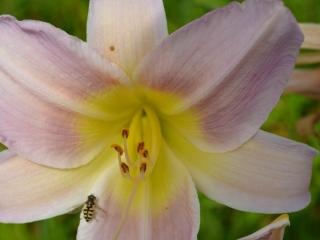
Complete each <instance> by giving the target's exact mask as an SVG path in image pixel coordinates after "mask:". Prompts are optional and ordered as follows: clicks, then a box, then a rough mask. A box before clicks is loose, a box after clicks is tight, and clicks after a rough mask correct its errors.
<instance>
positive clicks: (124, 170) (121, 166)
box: [120, 162, 130, 175]
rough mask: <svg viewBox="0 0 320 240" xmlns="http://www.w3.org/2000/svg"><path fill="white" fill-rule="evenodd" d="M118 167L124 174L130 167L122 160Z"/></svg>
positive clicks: (127, 172)
mask: <svg viewBox="0 0 320 240" xmlns="http://www.w3.org/2000/svg"><path fill="white" fill-rule="evenodd" d="M120 168H121V173H122V174H124V175H127V174H129V173H130V168H129V166H128V165H127V164H125V163H124V162H122V163H121V164H120Z"/></svg>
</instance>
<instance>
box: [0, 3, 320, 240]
mask: <svg viewBox="0 0 320 240" xmlns="http://www.w3.org/2000/svg"><path fill="white" fill-rule="evenodd" d="M228 2H230V1H228V0H167V1H165V7H166V11H167V17H168V24H169V29H170V31H174V30H175V29H177V28H179V27H181V26H183V25H184V24H186V23H188V22H190V21H192V20H193V19H195V18H198V17H199V16H201V15H203V14H204V13H206V12H208V11H210V10H212V9H214V8H217V7H221V6H223V5H225V4H227V3H228ZM285 2H286V4H287V6H288V7H289V8H290V9H291V10H292V12H293V13H294V15H295V16H296V17H297V19H298V21H299V22H320V2H319V0H303V1H302V0H286V1H285ZM87 9H88V0H0V14H10V15H14V16H16V17H17V18H19V19H38V20H42V21H46V22H50V23H52V24H54V25H55V26H58V27H60V28H62V29H64V30H66V31H67V32H68V33H70V34H72V35H76V36H78V37H80V38H82V39H85V29H86V18H87ZM316 109H320V104H319V103H318V102H317V101H315V100H312V99H309V98H307V97H303V96H298V95H287V96H284V97H282V99H281V101H280V102H279V104H278V106H277V107H276V108H275V110H274V111H273V112H272V114H271V116H270V118H269V120H268V121H267V122H266V123H265V125H264V127H263V128H264V129H265V130H267V131H271V132H274V133H277V134H279V135H283V136H286V137H289V138H292V139H295V140H298V141H303V142H307V143H309V144H310V145H312V146H314V147H316V148H318V149H320V138H319V136H320V124H317V125H315V126H314V133H313V134H311V135H309V136H304V137H302V136H300V135H299V134H298V133H297V130H296V123H297V121H298V120H299V119H301V118H302V117H303V116H306V115H308V114H309V113H312V112H313V111H315V110H316ZM0 148H1V146H0ZM319 160H320V159H319V158H317V159H316V160H315V162H314V169H313V178H312V184H311V192H312V202H311V204H310V205H309V206H308V207H307V208H306V209H304V210H302V211H300V212H297V213H293V214H290V219H291V227H289V228H287V231H286V235H285V239H290V240H295V239H303V240H305V239H307V240H309V239H310V240H313V239H314V240H318V239H320V161H319ZM43 191H44V194H46V193H45V191H46V190H45V189H43ZM0 197H1V196H0ZM200 202H201V228H200V232H199V235H198V239H203V240H206V239H209V240H211V239H217V240H219V239H236V238H238V237H241V236H244V235H247V234H249V233H252V232H254V231H256V230H257V229H259V228H261V227H263V226H264V225H266V224H268V223H269V222H271V221H272V219H274V218H275V217H276V215H263V214H252V213H245V212H240V211H237V210H233V209H230V208H228V207H225V206H223V205H220V204H218V203H215V202H213V201H211V200H209V199H207V198H205V197H204V196H202V195H200ZM78 222H79V216H78V215H76V214H73V215H71V214H70V215H64V216H60V217H56V218H53V219H49V220H46V221H41V222H36V223H30V224H24V225H6V224H0V240H69V239H70V240H72V239H75V235H76V231H77V225H78Z"/></svg>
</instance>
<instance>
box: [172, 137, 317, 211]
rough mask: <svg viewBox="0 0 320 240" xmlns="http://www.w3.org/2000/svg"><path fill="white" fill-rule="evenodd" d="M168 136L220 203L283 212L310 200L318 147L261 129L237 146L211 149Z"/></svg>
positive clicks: (203, 189)
mask: <svg viewBox="0 0 320 240" xmlns="http://www.w3.org/2000/svg"><path fill="white" fill-rule="evenodd" d="M167 139H168V140H167V141H170V143H169V144H170V146H171V148H172V149H174V150H175V152H176V154H177V156H178V157H179V158H180V159H181V160H183V161H184V163H185V164H186V165H187V167H188V169H189V171H190V173H191V176H192V177H193V180H194V182H195V183H196V186H197V188H198V190H200V191H201V192H203V193H204V194H206V195H207V196H208V197H210V198H211V199H214V200H216V201H218V202H220V203H223V204H225V205H227V206H230V207H232V208H235V209H239V210H243V211H253V212H264V213H279V212H291V211H297V210H300V209H302V208H304V207H305V206H306V205H307V204H308V203H309V201H310V193H309V190H308V188H309V184H310V178H311V169H312V159H313V158H314V157H315V155H316V151H315V150H314V149H312V148H310V147H308V146H306V145H304V144H300V143H297V142H294V141H291V140H288V139H285V138H281V137H277V136H275V135H272V134H270V133H267V132H263V131H260V132H258V134H257V135H256V136H255V137H253V138H252V139H251V140H249V141H248V142H247V143H245V144H244V145H243V146H241V147H240V148H238V149H237V150H234V151H231V152H227V153H218V154H212V153H211V154H210V153H204V152H201V151H199V150H197V149H196V148H195V147H194V146H192V145H191V144H190V143H188V142H186V140H184V139H183V138H180V139H179V138H178V137H175V138H174V137H171V138H169V137H167Z"/></svg>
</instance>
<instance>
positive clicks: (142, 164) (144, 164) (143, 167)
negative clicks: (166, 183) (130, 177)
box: [140, 162, 147, 175]
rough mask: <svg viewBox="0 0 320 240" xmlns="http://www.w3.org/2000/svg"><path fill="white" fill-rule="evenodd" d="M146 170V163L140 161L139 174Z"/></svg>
mask: <svg viewBox="0 0 320 240" xmlns="http://www.w3.org/2000/svg"><path fill="white" fill-rule="evenodd" d="M146 172H147V163H145V162H144V163H141V165H140V173H141V174H143V175H144V174H145V173H146Z"/></svg>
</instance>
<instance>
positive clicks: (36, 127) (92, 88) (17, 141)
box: [0, 16, 124, 167]
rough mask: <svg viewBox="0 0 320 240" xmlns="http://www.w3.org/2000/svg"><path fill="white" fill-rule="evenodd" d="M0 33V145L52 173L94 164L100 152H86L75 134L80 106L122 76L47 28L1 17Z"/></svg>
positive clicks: (82, 45) (81, 45)
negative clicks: (48, 167) (56, 170)
mask: <svg viewBox="0 0 320 240" xmlns="http://www.w3.org/2000/svg"><path fill="white" fill-rule="evenodd" d="M0 32H1V34H0V53H1V54H0V79H1V80H0V119H1V120H0V142H2V143H4V144H5V145H6V146H7V147H9V148H11V149H13V150H14V151H15V152H18V153H19V154H21V155H23V156H24V157H26V158H28V159H30V160H33V161H35V162H38V163H41V164H46V165H49V166H53V167H74V166H79V165H81V164H84V163H86V162H88V161H89V160H91V159H92V157H93V156H94V155H95V154H96V152H97V149H82V146H80V145H81V144H82V143H80V140H79V136H78V135H77V133H76V132H75V129H74V128H75V127H74V124H75V119H76V118H79V116H82V114H87V110H86V109H83V108H82V105H81V104H80V103H81V102H82V101H84V100H85V99H86V98H88V97H89V96H91V95H92V94H93V93H97V92H98V91H102V90H106V89H108V88H109V87H110V86H112V85H114V84H116V83H118V80H117V79H121V78H122V77H123V76H124V75H123V73H122V72H121V71H120V70H118V69H117V68H115V67H114V66H112V65H111V64H110V63H107V62H105V61H104V60H103V59H102V58H100V57H99V56H98V55H96V54H95V53H94V52H93V51H92V50H90V49H89V48H88V47H87V46H86V44H85V43H83V42H81V41H80V40H78V39H76V38H72V37H70V36H68V35H67V34H66V33H65V32H63V31H61V30H58V29H56V28H54V27H53V26H51V25H49V24H46V23H41V22H36V21H22V22H18V21H16V20H15V19H14V18H13V17H10V16H1V17H0Z"/></svg>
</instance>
